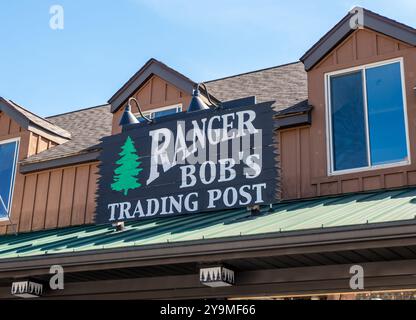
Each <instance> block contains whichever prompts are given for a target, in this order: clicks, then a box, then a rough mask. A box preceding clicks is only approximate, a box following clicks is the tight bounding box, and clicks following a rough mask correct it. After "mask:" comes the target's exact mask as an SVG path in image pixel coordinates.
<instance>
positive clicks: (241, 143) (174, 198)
mask: <svg viewBox="0 0 416 320" xmlns="http://www.w3.org/2000/svg"><path fill="white" fill-rule="evenodd" d="M271 105H272V103H271V102H270V103H261V104H257V105H253V106H250V107H233V108H225V109H217V110H206V111H199V112H192V113H179V114H176V115H173V116H168V117H164V118H160V119H156V121H155V122H154V123H152V124H146V123H140V124H134V125H130V126H129V127H128V128H125V130H123V132H122V133H120V134H118V135H113V136H109V137H105V138H103V139H102V151H101V155H100V158H99V159H100V161H101V164H100V166H99V173H100V179H99V191H98V199H97V202H98V203H97V213H96V222H97V223H99V224H100V223H113V222H116V221H127V220H138V219H145V218H151V217H153V218H154V217H160V218H162V217H169V216H173V215H178V214H194V213H199V212H206V211H215V210H222V209H230V208H237V207H249V206H253V205H264V204H270V203H273V202H274V201H275V200H276V189H277V168H276V164H275V157H276V154H275V147H274V140H273V115H274V111H273V109H272V107H271Z"/></svg>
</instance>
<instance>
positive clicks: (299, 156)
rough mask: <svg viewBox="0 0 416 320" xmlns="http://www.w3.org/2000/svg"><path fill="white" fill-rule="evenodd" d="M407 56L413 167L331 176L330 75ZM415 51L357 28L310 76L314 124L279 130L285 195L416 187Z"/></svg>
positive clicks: (408, 104) (392, 40)
mask: <svg viewBox="0 0 416 320" xmlns="http://www.w3.org/2000/svg"><path fill="white" fill-rule="evenodd" d="M399 57H402V58H403V60H404V69H405V87H406V98H407V117H408V124H409V137H410V157H411V159H412V164H410V165H408V166H402V167H395V168H389V169H382V170H371V171H366V172H360V173H352V174H345V175H339V176H328V174H327V165H328V164H327V145H326V120H325V119H326V118H325V114H326V105H325V86H324V77H325V74H326V73H328V72H332V71H337V70H342V69H347V68H351V67H356V66H360V65H365V64H369V63H374V62H379V61H383V60H389V59H394V58H399ZM415 85H416V48H413V47H409V46H408V45H406V44H404V43H401V42H398V41H397V40H394V39H391V38H388V37H386V36H384V35H381V34H378V33H376V32H373V31H368V30H358V31H356V32H355V33H353V34H352V35H351V36H350V37H349V38H347V39H346V40H345V41H344V42H343V43H341V44H340V45H339V46H338V47H337V48H336V49H334V50H333V51H332V52H331V53H330V54H329V55H328V56H327V57H326V58H325V59H324V60H322V61H321V62H320V63H319V64H318V65H317V66H316V67H315V68H313V69H312V70H311V71H309V72H308V91H309V102H310V104H311V105H313V106H314V109H313V111H312V125H311V126H310V127H304V128H293V129H288V130H283V131H281V132H280V141H281V154H282V157H281V158H282V161H281V168H282V197H283V199H296V198H308V197H316V196H324V195H334V194H340V193H350V192H360V191H369V190H377V189H383V188H394V187H402V186H407V185H415V184H416V148H415V147H414V146H415V145H416V108H415V107H416V95H415V92H414V90H413V88H414V87H415Z"/></svg>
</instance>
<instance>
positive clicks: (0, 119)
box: [0, 112, 10, 137]
mask: <svg viewBox="0 0 416 320" xmlns="http://www.w3.org/2000/svg"><path fill="white" fill-rule="evenodd" d="M9 131H10V118H9V116H8V115H7V114H5V113H4V112H1V113H0V137H1V136H7V135H8V134H9Z"/></svg>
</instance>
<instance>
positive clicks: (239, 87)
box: [206, 62, 308, 111]
mask: <svg viewBox="0 0 416 320" xmlns="http://www.w3.org/2000/svg"><path fill="white" fill-rule="evenodd" d="M206 85H207V87H208V91H209V92H210V93H211V94H212V95H213V96H215V97H216V98H217V99H219V100H221V101H227V100H234V99H239V98H245V97H248V96H256V99H257V102H258V103H261V102H266V101H276V103H275V104H274V107H275V109H276V111H280V110H283V109H286V108H288V107H291V106H293V105H295V104H298V103H299V102H302V101H304V100H306V99H307V98H308V85H307V74H306V71H305V69H304V66H303V64H302V63H301V62H295V63H290V64H286V65H282V66H277V67H273V68H268V69H263V70H258V71H253V72H248V73H244V74H240V75H235V76H231V77H227V78H222V79H218V80H212V81H208V82H206Z"/></svg>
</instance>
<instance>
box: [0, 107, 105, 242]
mask: <svg viewBox="0 0 416 320" xmlns="http://www.w3.org/2000/svg"><path fill="white" fill-rule="evenodd" d="M13 138H20V147H19V161H20V160H23V159H25V158H27V157H29V156H31V155H34V154H38V153H40V152H42V151H44V150H47V149H49V148H52V147H54V146H56V145H57V144H56V143H55V142H52V141H50V140H48V139H46V138H44V137H42V136H40V135H38V134H35V133H33V132H30V131H28V130H26V129H23V128H21V127H20V126H19V125H18V124H17V123H16V122H15V121H13V119H11V118H10V117H9V116H8V115H7V114H5V113H4V112H0V141H4V140H9V139H13ZM97 171H98V169H97V163H91V164H84V165H78V166H74V167H68V168H59V169H54V170H48V171H42V172H37V173H33V174H26V175H22V174H20V173H19V165H18V166H17V170H16V179H15V184H14V192H13V200H12V209H11V215H10V221H1V222H0V235H2V234H11V233H14V232H29V231H36V230H42V229H51V228H56V227H66V226H71V225H80V224H84V223H91V222H92V219H93V216H94V211H95V192H96V188H97Z"/></svg>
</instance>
